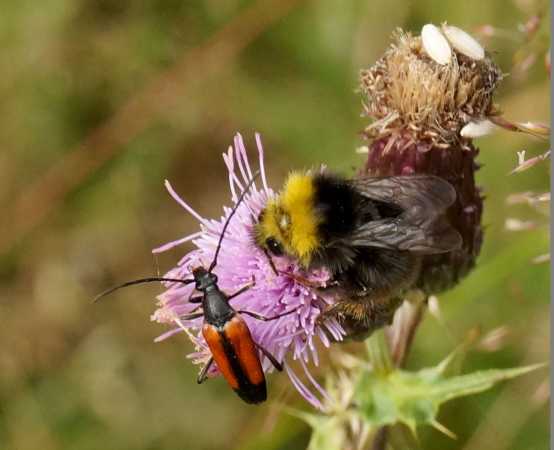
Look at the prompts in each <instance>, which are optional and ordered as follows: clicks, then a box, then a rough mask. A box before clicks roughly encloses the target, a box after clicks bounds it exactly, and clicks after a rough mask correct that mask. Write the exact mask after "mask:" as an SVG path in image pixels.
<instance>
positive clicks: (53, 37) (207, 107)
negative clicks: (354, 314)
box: [0, 0, 550, 450]
mask: <svg viewBox="0 0 554 450" xmlns="http://www.w3.org/2000/svg"><path fill="white" fill-rule="evenodd" d="M545 3H546V2H544V3H541V2H537V1H531V0H528V1H526V0H517V1H515V0H514V1H507V0H488V1H482V0H470V1H465V2H455V1H450V2H444V1H439V0H424V1H412V2H408V1H401V0H371V1H369V0H364V1H361V0H344V1H341V2H337V1H333V0H324V1H302V0H285V1H283V0H269V1H258V2H256V1H244V0H228V1H224V2H221V1H217V0H204V1H187V0H144V1H141V2H136V1H131V0H44V1H42V2H36V1H32V0H18V1H15V0H4V1H3V2H2V8H1V9H2V13H1V14H0V50H1V51H0V66H1V67H2V76H1V77H0V98H1V99H2V101H1V102H0V111H1V117H2V120H1V121H0V145H1V148H2V151H0V204H1V205H2V212H3V214H2V216H3V217H1V218H0V224H1V228H0V323H1V328H0V342H1V344H0V448H1V449H14V450H15V449H17V450H26V449H39V448H40V449H41V450H54V449H72V450H84V449H91V450H92V449H98V448H106V449H119V450H124V449H152V450H153V449H194V450H195V449H260V448H262V449H291V450H295V449H303V448H305V446H306V444H307V442H308V439H309V434H310V430H309V428H308V427H307V426H306V425H304V424H303V423H302V422H300V421H298V420H297V419H294V418H291V417H290V416H288V415H287V414H286V412H284V411H283V410H282V405H283V403H286V404H288V405H295V406H298V407H301V408H306V409H307V408H309V406H308V405H307V404H305V403H304V402H303V400H302V399H301V398H300V397H299V395H298V394H297V393H296V392H295V391H294V389H293V388H292V386H291V385H290V384H289V382H288V380H287V379H286V376H285V375H276V376H275V375H274V376H272V377H271V378H270V398H271V399H272V400H273V401H269V402H267V403H266V404H264V405H262V406H259V407H252V406H247V405H245V404H243V403H241V402H240V401H239V399H238V398H237V397H236V395H235V394H234V393H233V392H232V391H231V390H229V389H228V388H227V386H226V385H225V384H224V382H223V381H222V380H221V379H217V380H210V382H208V383H206V384H205V385H202V386H197V385H196V381H195V376H196V372H197V368H196V367H194V366H192V364H191V363H190V362H189V361H188V360H186V359H185V355H186V353H188V352H189V351H190V350H191V346H190V344H189V343H188V341H186V339H184V338H183V336H180V335H179V336H177V337H174V338H173V339H170V340H167V341H164V342H163V343H160V344H154V343H153V339H154V338H155V337H156V336H157V335H159V334H161V333H162V332H163V331H165V329H164V328H163V327H162V326H160V325H157V324H154V323H151V322H150V321H149V315H150V314H151V312H152V311H153V309H154V296H155V295H156V294H157V293H158V292H159V291H160V290H159V287H157V286H150V287H143V288H142V289H139V288H137V289H135V290H128V291H125V292H121V293H120V294H118V295H117V297H116V298H115V297H114V298H112V299H111V300H112V301H106V302H104V303H102V304H99V305H94V306H93V305H91V302H90V300H91V298H92V297H93V296H94V295H95V294H96V293H98V292H99V291H101V290H103V289H104V288H106V287H107V286H110V285H111V284H112V283H114V282H116V281H122V280H126V279H129V278H134V277H138V276H145V275H149V274H153V273H156V271H157V270H158V268H159V270H160V271H161V272H164V271H165V270H167V269H169V268H170V267H171V266H172V265H173V264H175V262H176V261H177V260H178V259H179V257H180V255H182V254H183V252H185V251H186V250H187V249H188V248H189V247H186V246H185V247H181V248H178V249H175V250H173V251H171V252H168V253H166V254H163V255H161V256H160V257H159V258H158V260H154V259H153V257H152V256H151V249H152V248H153V247H156V246H158V245H159V244H162V243H165V242H167V241H169V240H173V239H176V238H178V237H181V236H183V235H185V234H188V233H190V232H192V231H194V230H195V229H196V227H197V224H196V223H195V221H194V220H192V219H191V217H188V216H187V215H186V214H184V212H183V211H182V210H181V209H180V208H179V207H178V206H177V205H176V204H175V202H174V201H173V200H172V199H171V198H170V197H169V196H168V195H167V193H166V192H165V190H164V188H163V180H164V178H168V179H169V180H171V181H172V183H173V185H174V186H175V188H176V189H177V191H178V192H180V193H181V194H182V195H183V197H184V198H186V199H187V201H189V203H190V204H192V205H193V206H194V207H195V208H196V209H197V211H199V212H200V213H201V214H202V215H204V216H208V217H213V216H217V217H219V214H220V211H221V207H222V205H224V204H228V203H229V195H228V193H227V173H226V170H225V168H224V165H223V161H222V159H221V153H222V152H223V151H225V150H226V148H227V146H228V145H229V144H230V143H231V142H232V138H233V135H234V133H235V132H236V131H241V132H242V133H243V135H244V136H245V139H246V142H247V145H249V148H250V150H254V145H253V133H254V131H259V132H260V133H261V134H262V138H263V142H264V144H265V149H266V163H267V171H268V173H269V178H270V183H271V185H273V186H274V187H279V185H280V184H281V182H282V180H283V177H284V175H285V174H286V172H287V171H288V170H289V169H291V168H298V167H307V166H310V165H312V164H319V163H322V162H323V163H326V164H327V165H328V166H329V167H331V168H332V169H335V170H338V171H341V172H343V173H345V174H349V173H352V172H353V168H354V167H356V166H358V165H360V164H361V163H362V161H363V157H362V156H360V155H356V154H355V152H354V149H355V148H356V147H357V146H359V145H362V141H361V140H360V138H359V132H360V130H361V129H362V128H363V126H364V121H363V120H362V119H361V118H360V116H359V113H360V111H361V104H360V98H359V97H358V96H357V95H356V94H355V92H354V91H355V88H356V83H357V72H358V70H359V69H360V68H361V67H364V66H368V65H370V64H372V63H373V62H374V61H375V60H376V58H378V57H379V55H380V54H381V53H382V52H383V50H384V49H385V47H386V46H387V45H388V43H389V41H390V35H391V33H392V31H393V30H394V29H395V28H396V27H398V26H401V27H403V28H404V29H407V30H412V31H414V32H416V33H417V32H419V30H420V28H421V26H422V25H423V24H425V23H427V22H434V23H440V22H442V21H444V20H446V21H448V22H449V23H451V24H454V25H457V26H460V27H462V28H465V29H466V30H468V31H471V32H474V33H477V32H478V31H479V29H480V28H479V27H481V26H482V25H487V24H488V25H492V26H494V27H497V28H498V29H499V30H498V31H497V32H496V33H495V35H494V36H492V37H488V38H487V37H482V42H484V43H486V46H487V48H488V49H489V50H490V51H491V52H493V54H494V55H495V57H496V59H497V62H498V63H499V65H500V66H501V67H502V69H503V70H504V71H505V72H509V73H510V76H509V77H508V78H506V80H505V82H504V83H503V84H502V86H501V88H500V90H499V92H498V96H497V102H498V103H499V104H500V105H501V107H502V109H503V110H504V111H505V114H506V116H507V117H508V118H510V119H513V120H516V121H528V120H532V121H542V122H548V121H549V114H550V113H549V100H548V99H549V80H548V74H547V70H546V69H545V65H544V61H543V60H544V54H545V52H546V51H547V50H548V45H549V44H548V39H549V37H548V34H547V31H545V29H546V30H547V29H548V22H549V19H548V18H544V19H543V20H542V21H540V22H539V30H538V31H537V33H535V34H534V35H532V36H528V37H526V36H525V33H522V32H518V25H520V24H524V23H525V22H526V21H527V20H528V19H529V18H530V17H532V16H533V15H537V14H539V15H541V14H545V13H546V11H545V10H544V6H545ZM481 30H482V29H481ZM485 30H486V29H485ZM533 55H534V56H535V58H536V61H535V63H534V64H532V65H531V66H530V67H529V68H528V69H526V70H521V67H522V66H521V64H519V65H517V64H516V65H514V61H515V62H517V61H520V62H521V61H523V63H524V64H525V62H532V61H531V59H529V58H532V57H533ZM478 145H479V147H480V148H481V156H480V162H482V163H483V164H484V166H483V168H482V169H481V170H480V171H479V173H478V177H479V183H480V184H481V185H482V186H483V188H484V190H485V192H486V195H487V200H486V205H485V218H484V223H485V224H486V239H485V244H484V248H483V251H482V255H481V257H480V260H479V264H478V267H477V268H476V270H475V271H474V272H473V273H472V275H471V276H470V277H468V278H467V279H466V280H465V281H464V282H462V284H461V285H460V286H458V287H457V288H456V289H454V290H452V291H451V292H449V293H447V294H445V295H442V296H441V297H440V305H441V308H442V319H441V321H439V320H436V319H434V318H433V317H431V316H429V317H427V319H426V321H425V323H424V325H423V327H422V329H421V330H420V332H419V334H418V337H417V339H416V343H415V347H414V349H413V352H412V354H411V357H410V359H409V362H408V367H409V368H414V369H416V368H420V367H423V366H426V365H433V364H435V363H436V362H437V361H438V360H439V359H441V358H442V357H443V356H444V355H446V354H447V353H448V352H449V351H450V350H451V349H452V348H454V346H455V345H456V344H457V343H458V342H460V341H461V339H462V338H463V336H464V335H465V334H466V333H467V332H468V330H470V329H471V328H473V327H476V326H478V327H480V329H481V330H482V332H483V334H486V333H487V332H488V331H490V330H493V329H495V328H497V327H506V329H507V330H508V336H507V338H506V339H505V340H504V341H503V342H502V345H499V346H498V347H499V348H498V349H496V350H495V351H490V348H489V351H474V352H472V353H471V354H470V355H469V357H468V358H467V360H466V363H465V366H464V371H467V372H469V371H472V370H478V369H480V368H489V367H510V366H517V365H522V364H529V363H534V362H540V361H545V360H547V359H548V350H549V349H548V341H549V319H548V317H549V301H548V298H549V265H548V264H539V265H537V264H533V263H532V262H531V260H532V259H533V258H534V257H535V256H537V255H540V254H543V253H545V252H546V251H547V248H548V232H547V230H546V225H547V224H548V220H549V219H548V217H547V216H545V215H543V214H541V212H540V211H535V210H534V209H533V208H531V207H529V206H527V205H520V206H511V205H507V204H506V197H507V196H508V195H509V194H511V193H516V192H521V191H528V190H534V191H537V192H543V191H546V190H548V185H549V174H548V171H547V164H543V165H539V166H537V167H535V168H533V169H531V170H529V171H527V172H524V173H521V174H517V175H511V176H508V173H509V172H510V170H512V169H513V168H514V167H515V165H516V161H517V155H516V152H517V151H520V150H526V151H527V156H528V157H532V156H536V155H538V154H541V153H543V152H544V151H545V150H546V149H547V148H548V144H547V143H546V142H540V141H538V140H536V139H533V138H529V137H528V136H524V135H516V134H511V133H508V132H499V133H497V134H495V135H494V136H491V137H487V138H483V139H481V140H479V141H478ZM251 154H252V155H254V152H252V153H251ZM508 217H517V218H521V219H523V220H534V221H537V223H538V224H539V225H538V227H537V229H535V230H533V231H522V232H509V231H506V230H505V229H504V222H505V220H506V218H508ZM348 349H349V350H350V351H360V350H361V347H360V346H357V345H351V346H349V347H348ZM328 367H329V365H328V363H327V362H325V361H324V362H323V363H322V366H321V368H320V369H318V370H317V373H318V374H319V375H322V374H323V373H324V372H325V371H326V370H328ZM547 403H548V384H547V373H546V371H542V372H537V373H534V374H532V375H528V376H526V377H524V378H521V379H518V380H516V381H512V382H509V383H506V384H502V385H501V386H499V387H496V388H494V389H493V390H491V391H489V392H487V393H486V394H481V395H478V396H472V397H468V398H465V399H462V400H457V401H454V402H452V403H451V404H449V405H447V406H446V407H445V408H444V409H443V410H442V411H441V415H440V421H441V423H443V424H445V425H446V426H447V427H448V428H449V429H451V430H453V431H454V432H455V433H456V434H457V435H458V436H459V438H458V440H457V441H453V440H451V439H449V438H447V437H445V436H443V435H441V434H439V433H438V432H437V431H435V430H432V429H424V430H421V442H422V447H423V448H425V449H441V450H447V449H459V448H463V449H484V448H486V449H487V450H495V449H498V450H500V449H502V450H507V449H530V450H533V449H537V450H539V449H547V448H548V432H549V431H548V430H549V428H548V418H549V417H548V416H549V414H548V405H547Z"/></svg>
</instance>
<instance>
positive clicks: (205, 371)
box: [196, 353, 265, 384]
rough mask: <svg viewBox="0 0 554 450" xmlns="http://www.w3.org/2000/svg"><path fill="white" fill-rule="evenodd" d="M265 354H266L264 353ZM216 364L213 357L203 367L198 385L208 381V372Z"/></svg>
mask: <svg viewBox="0 0 554 450" xmlns="http://www.w3.org/2000/svg"><path fill="white" fill-rule="evenodd" d="M264 354H265V353H264ZM213 362H214V358H213V356H212V357H211V358H210V359H209V360H208V362H207V363H206V365H205V366H204V367H202V370H201V371H200V373H199V374H198V378H197V379H196V382H197V383H198V384H202V383H203V382H204V381H206V378H208V371H209V370H210V367H211V366H212V364H213Z"/></svg>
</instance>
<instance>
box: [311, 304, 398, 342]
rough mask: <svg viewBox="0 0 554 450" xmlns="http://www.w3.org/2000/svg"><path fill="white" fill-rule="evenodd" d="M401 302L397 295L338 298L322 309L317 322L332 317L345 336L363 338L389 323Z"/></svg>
mask: <svg viewBox="0 0 554 450" xmlns="http://www.w3.org/2000/svg"><path fill="white" fill-rule="evenodd" d="M401 303H402V299H401V298H399V297H383V296H375V295H370V296H365V297H360V298H351V299H346V300H340V301H338V302H337V303H335V304H334V305H331V306H330V307H329V308H327V309H326V310H325V311H323V312H322V313H321V314H320V315H319V317H318V318H317V322H318V323H319V324H321V323H323V322H324V321H325V320H328V319H330V318H333V319H335V320H337V321H338V322H339V323H340V324H341V325H342V326H343V328H344V330H345V331H346V335H347V337H349V338H352V339H355V340H363V339H365V338H367V337H369V336H370V335H371V333H373V332H374V331H375V330H378V329H379V328H382V327H384V326H386V325H390V324H391V323H392V319H393V317H394V313H395V311H396V309H397V308H398V306H400V304H401Z"/></svg>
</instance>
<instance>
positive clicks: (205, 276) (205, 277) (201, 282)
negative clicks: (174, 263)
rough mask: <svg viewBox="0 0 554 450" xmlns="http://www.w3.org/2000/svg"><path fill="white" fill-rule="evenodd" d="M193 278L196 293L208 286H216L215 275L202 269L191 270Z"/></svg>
mask: <svg viewBox="0 0 554 450" xmlns="http://www.w3.org/2000/svg"><path fill="white" fill-rule="evenodd" d="M192 275H193V276H194V282H195V288H196V290H197V291H203V290H205V289H206V288H207V287H208V286H214V285H216V284H217V275H215V274H214V273H211V272H208V271H207V270H206V269H205V268H204V267H201V266H200V267H196V268H195V269H193V270H192Z"/></svg>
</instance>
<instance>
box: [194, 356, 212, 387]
mask: <svg viewBox="0 0 554 450" xmlns="http://www.w3.org/2000/svg"><path fill="white" fill-rule="evenodd" d="M213 362H214V359H213V357H212V358H210V359H209V360H208V362H207V363H206V365H205V366H204V367H202V370H201V371H200V373H199V374H198V378H197V379H196V382H197V383H198V384H202V383H203V382H204V381H206V379H207V378H208V371H209V370H210V367H211V366H212V364H213Z"/></svg>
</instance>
